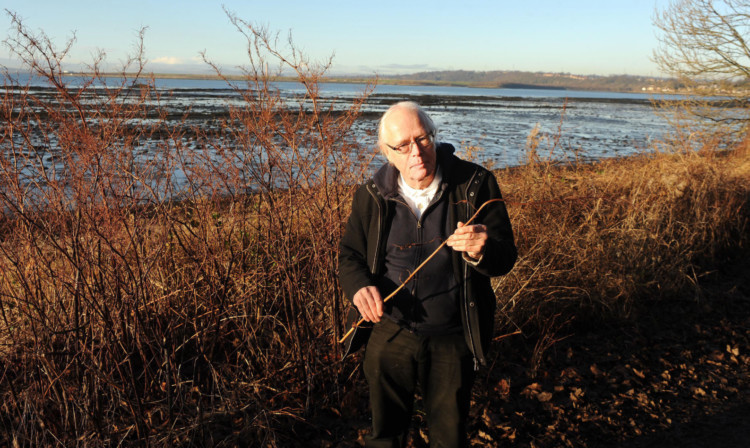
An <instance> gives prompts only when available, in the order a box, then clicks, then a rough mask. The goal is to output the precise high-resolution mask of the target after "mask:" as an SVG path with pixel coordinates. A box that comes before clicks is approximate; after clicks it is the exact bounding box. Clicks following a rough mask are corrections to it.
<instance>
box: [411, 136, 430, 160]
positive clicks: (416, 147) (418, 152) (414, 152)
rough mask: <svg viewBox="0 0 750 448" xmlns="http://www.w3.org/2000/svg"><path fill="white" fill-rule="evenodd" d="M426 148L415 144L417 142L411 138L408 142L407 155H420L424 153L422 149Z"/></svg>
mask: <svg viewBox="0 0 750 448" xmlns="http://www.w3.org/2000/svg"><path fill="white" fill-rule="evenodd" d="M426 150H427V148H422V147H420V146H419V145H418V144H417V142H415V141H414V140H412V141H410V142H409V155H410V156H411V155H417V156H420V157H421V156H422V154H424V151H426Z"/></svg>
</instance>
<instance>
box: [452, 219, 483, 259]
mask: <svg viewBox="0 0 750 448" xmlns="http://www.w3.org/2000/svg"><path fill="white" fill-rule="evenodd" d="M486 242H487V227H486V226H484V225H482V224H473V225H470V226H467V225H465V224H464V223H462V222H459V223H458V228H457V229H456V231H455V232H453V235H451V236H450V237H448V243H447V244H448V246H450V247H452V248H453V250H457V251H461V252H466V255H468V256H469V258H472V259H474V260H479V259H480V258H482V254H483V253H484V245H485V243H486Z"/></svg>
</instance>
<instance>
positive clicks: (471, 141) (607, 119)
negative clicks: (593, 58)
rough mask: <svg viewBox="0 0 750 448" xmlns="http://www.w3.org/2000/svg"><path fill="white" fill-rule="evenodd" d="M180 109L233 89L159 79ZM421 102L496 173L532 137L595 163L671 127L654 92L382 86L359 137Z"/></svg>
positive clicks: (346, 90)
mask: <svg viewBox="0 0 750 448" xmlns="http://www.w3.org/2000/svg"><path fill="white" fill-rule="evenodd" d="M274 86H275V87H277V88H278V89H280V91H281V92H282V93H283V94H285V95H289V96H290V97H294V96H297V95H302V94H303V92H304V90H303V87H302V86H301V85H300V84H297V83H292V82H280V83H275V84H274ZM156 87H157V88H158V89H163V90H169V91H171V92H172V97H171V98H172V101H174V102H175V105H179V107H187V106H190V107H192V110H193V112H194V113H205V114H207V115H209V114H212V113H215V111H216V108H221V107H226V104H228V103H231V102H232V99H231V98H232V94H233V92H232V90H231V89H229V88H228V86H227V84H226V83H225V82H223V81H218V80H189V79H157V80H156ZM364 89H365V86H364V85H362V84H344V83H322V84H321V85H320V93H321V96H322V97H323V98H324V99H326V100H327V101H329V102H330V103H332V104H334V106H336V105H339V106H340V107H343V106H345V105H348V104H349V103H350V102H351V101H352V100H353V99H354V98H355V97H357V96H359V95H361V94H362V93H363V91H364ZM405 99H410V100H414V101H417V102H418V103H420V104H421V105H422V106H423V107H424V108H425V109H426V110H427V112H428V113H429V114H430V116H431V117H432V118H433V120H434V121H435V124H436V125H437V126H438V128H439V136H438V139H439V140H440V141H444V142H449V143H452V144H453V145H454V146H456V148H457V149H459V151H461V150H464V149H465V148H467V147H474V148H480V149H481V150H480V151H478V152H476V153H475V157H476V158H477V159H479V160H480V161H483V162H487V163H488V164H489V165H492V166H494V167H496V168H501V167H505V166H513V165H517V164H520V163H523V161H524V160H525V158H526V148H527V140H528V137H529V135H530V134H532V132H534V133H536V135H537V136H538V143H539V146H538V148H537V151H538V153H539V154H540V155H541V156H548V155H551V157H552V158H553V159H555V160H570V159H572V158H578V159H579V160H593V159H599V158H604V157H620V156H627V155H632V154H635V153H640V152H644V151H650V150H651V148H652V147H653V142H655V141H656V140H658V139H659V138H661V136H662V135H663V134H664V133H665V131H666V130H667V129H668V124H667V122H666V121H665V120H664V119H663V118H662V117H661V116H659V115H658V114H656V113H655V108H654V105H653V103H652V99H653V98H652V96H651V95H648V94H636V93H617V92H591V91H573V90H553V89H488V88H469V87H450V86H402V85H378V86H376V87H375V89H374V91H373V92H372V93H371V94H370V95H369V97H368V99H367V102H366V103H365V105H364V107H363V109H362V112H363V113H362V118H361V119H360V121H359V123H358V124H357V132H360V133H361V135H362V139H363V141H364V142H365V143H366V144H367V145H368V146H372V147H373V148H374V147H375V137H374V132H375V129H376V128H377V120H378V117H379V115H380V114H381V113H382V112H383V111H384V110H385V109H386V108H387V107H388V106H389V105H391V104H393V103H394V102H397V101H401V100H405Z"/></svg>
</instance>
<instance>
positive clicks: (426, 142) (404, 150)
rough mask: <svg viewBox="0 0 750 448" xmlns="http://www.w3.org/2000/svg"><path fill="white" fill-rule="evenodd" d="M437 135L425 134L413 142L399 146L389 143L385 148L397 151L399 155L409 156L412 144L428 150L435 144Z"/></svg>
mask: <svg viewBox="0 0 750 448" xmlns="http://www.w3.org/2000/svg"><path fill="white" fill-rule="evenodd" d="M434 139H435V135H434V133H432V132H430V133H429V134H425V135H422V136H419V137H415V138H414V139H413V140H411V141H408V142H406V143H401V144H400V145H398V146H391V145H389V144H388V143H386V144H385V146H387V147H389V148H391V149H392V150H394V151H396V152H397V153H399V154H408V153H409V151H410V150H411V144H412V143H414V144H416V145H417V147H418V148H419V149H427V148H429V147H430V145H432V143H433V142H434Z"/></svg>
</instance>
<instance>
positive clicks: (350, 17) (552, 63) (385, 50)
mask: <svg viewBox="0 0 750 448" xmlns="http://www.w3.org/2000/svg"><path fill="white" fill-rule="evenodd" d="M668 1H669V0H576V1H565V0H557V1H553V0H528V1H518V0H494V1H493V0H486V1H485V0H482V1H480V0H463V1H456V0H453V1H442V0H433V1H408V0H400V1H392V0H381V1H376V2H358V1H356V0H355V1H352V0H349V1H333V0H317V1H296V0H295V1H291V0H290V1H284V0H260V1H257V0H245V1H234V0H224V1H213V0H203V1H198V0H183V1H157V0H150V1H147V0H129V1H107V0H97V1H91V0H68V1H60V0H55V1H50V0H3V2H2V3H3V6H2V8H3V9H7V10H10V11H14V12H16V13H17V14H18V15H19V16H20V17H21V18H22V19H23V20H24V23H25V25H26V26H27V27H29V28H30V29H31V30H34V31H38V30H44V32H45V33H47V35H49V36H50V37H51V38H52V39H53V40H54V41H55V42H56V43H57V44H59V45H62V44H63V43H64V42H65V40H66V39H67V38H69V37H70V36H71V35H72V32H74V31H75V33H76V43H75V45H74V47H73V50H72V52H71V53H70V55H69V58H68V59H67V61H68V62H69V63H70V64H79V63H81V62H88V61H91V59H92V55H93V54H95V53H96V52H97V50H98V49H100V50H103V51H104V52H105V53H106V54H107V61H109V62H112V63H116V64H117V63H119V61H122V60H124V59H125V57H126V55H127V54H128V52H130V53H132V50H133V46H134V44H135V42H136V40H137V39H136V37H137V31H138V30H139V29H140V28H141V27H148V29H147V31H146V34H145V48H146V58H147V59H148V61H149V65H148V66H147V68H148V69H149V70H150V71H154V72H193V73H201V72H208V71H209V70H208V69H207V67H206V65H205V63H203V62H202V61H201V60H200V52H201V51H205V52H206V55H207V57H208V58H209V59H210V60H212V61H214V62H215V63H217V64H219V65H221V66H223V67H226V68H229V69H231V68H232V67H236V66H239V65H243V64H246V63H247V56H246V50H245V49H246V42H245V40H244V38H243V37H242V35H241V34H240V33H239V32H238V31H237V30H236V29H235V28H234V27H233V26H232V25H231V24H230V22H229V19H228V18H227V15H226V14H225V13H224V10H223V8H222V6H224V7H226V9H228V10H229V11H232V12H233V13H235V14H236V15H237V16H238V17H239V18H241V19H243V20H246V21H248V22H251V23H254V24H259V25H265V26H267V27H268V28H269V29H271V30H274V31H278V32H280V33H281V37H282V41H284V40H285V38H286V36H287V35H288V34H289V32H291V34H292V36H293V39H294V41H295V43H296V45H297V46H298V47H299V48H300V49H302V51H303V52H304V53H305V54H306V55H307V56H308V57H309V58H310V59H311V60H313V61H321V60H324V59H326V58H327V57H328V56H331V55H333V56H334V59H333V67H332V68H331V70H330V73H331V74H365V75H372V74H381V75H388V74H395V73H412V72H416V71H427V70H522V71H544V72H569V73H573V74H582V75H586V74H598V75H612V74H629V75H648V76H659V75H660V73H659V72H658V70H657V68H656V67H655V66H654V64H653V63H652V62H651V60H650V59H651V54H652V51H653V49H654V48H655V46H656V29H655V27H654V26H653V25H652V18H653V16H654V12H655V11H656V9H657V8H659V9H661V8H664V7H665V6H666V5H667V4H668ZM0 29H2V31H3V34H2V35H3V38H5V37H7V36H8V35H9V32H10V31H11V22H10V18H9V16H8V14H7V13H5V11H4V10H3V11H2V14H0ZM8 58H9V52H8V50H7V48H5V47H3V48H2V49H0V64H2V65H13V63H12V62H10V61H9V59H8Z"/></svg>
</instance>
